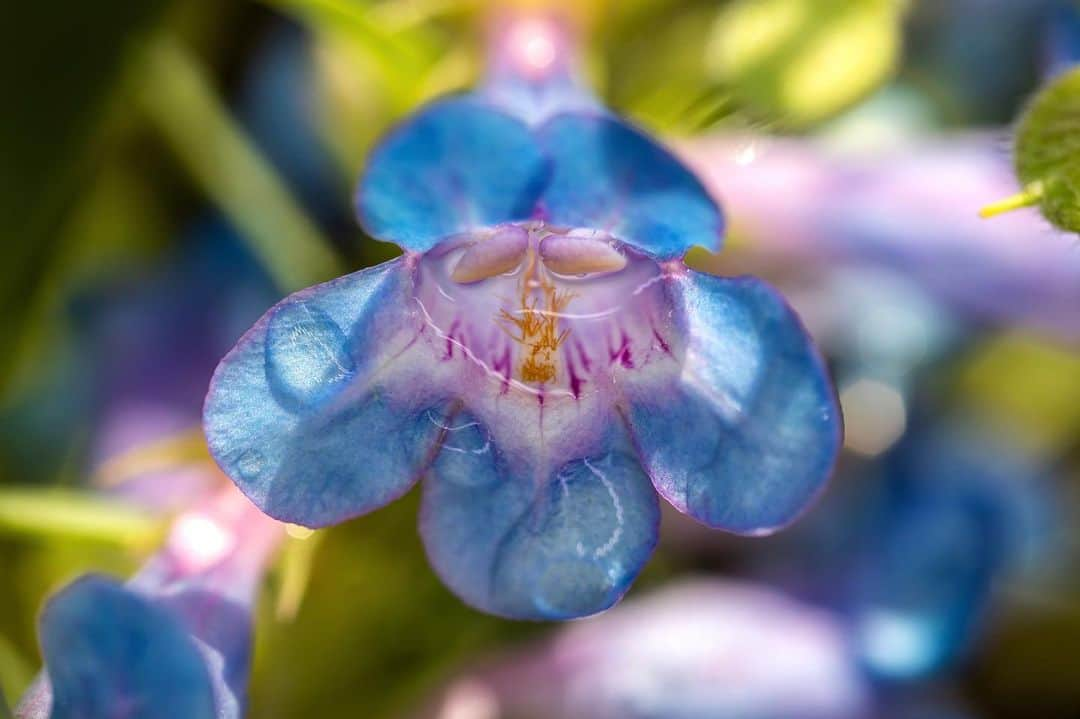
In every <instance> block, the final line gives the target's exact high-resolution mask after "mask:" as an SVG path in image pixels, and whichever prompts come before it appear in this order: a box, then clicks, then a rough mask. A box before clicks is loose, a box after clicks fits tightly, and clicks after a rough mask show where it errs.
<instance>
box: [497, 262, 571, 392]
mask: <svg viewBox="0 0 1080 719" xmlns="http://www.w3.org/2000/svg"><path fill="white" fill-rule="evenodd" d="M543 275H544V273H543V272H541V271H539V270H538V263H537V261H536V254H535V252H534V251H533V250H532V249H531V248H530V250H529V255H528V261H527V264H526V269H525V272H524V273H523V274H522V281H521V301H520V305H521V307H520V309H518V310H516V311H515V312H513V313H511V312H508V311H507V310H506V309H501V310H500V311H499V319H500V320H503V321H505V322H509V323H511V324H512V325H513V326H514V327H516V328H517V330H518V333H517V334H515V333H514V332H511V331H509V330H507V333H508V334H509V335H510V337H511V338H513V340H514V341H515V342H517V343H519V344H521V345H523V346H524V347H525V351H524V353H523V355H524V358H523V359H522V361H521V364H520V366H519V367H518V377H519V379H521V381H522V382H552V381H554V380H555V378H556V377H557V375H558V372H557V371H556V369H555V358H556V356H557V354H558V350H559V346H560V345H562V343H563V341H564V340H566V337H567V335H568V334H569V333H570V330H568V329H567V330H563V331H562V332H561V333H560V332H559V316H560V315H561V313H562V311H563V310H564V309H566V307H567V305H569V304H570V301H571V300H572V299H573V298H574V295H573V293H571V292H560V291H559V290H558V289H556V288H555V286H554V285H553V284H552V283H551V281H550V280H549V279H548V278H547V277H544V276H543ZM536 290H539V291H540V292H541V293H542V297H537V296H536V295H535V294H534V292H535V291H536ZM541 300H542V301H543V307H537V305H538V304H539V303H540V301H541ZM504 328H505V327H504Z"/></svg>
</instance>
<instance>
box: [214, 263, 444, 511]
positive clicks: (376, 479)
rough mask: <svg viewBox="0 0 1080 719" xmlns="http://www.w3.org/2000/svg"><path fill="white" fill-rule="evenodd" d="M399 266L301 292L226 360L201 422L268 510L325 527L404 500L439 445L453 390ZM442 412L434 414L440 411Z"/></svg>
mask: <svg viewBox="0 0 1080 719" xmlns="http://www.w3.org/2000/svg"><path fill="white" fill-rule="evenodd" d="M410 273H411V270H410V269H409V266H408V264H407V263H406V262H404V260H402V259H400V258H399V259H398V260H394V261H391V262H388V263H386V264H383V265H380V266H378V267H374V268H370V269H367V270H363V271H361V272H356V273H354V274H351V275H346V276H345V277H341V278H338V279H336V280H333V281H332V282H328V283H326V284H323V285H317V286H315V287H311V288H309V289H306V290H303V291H301V292H298V293H296V294H294V295H291V296H290V297H287V298H286V299H285V300H283V301H282V302H280V303H279V304H278V305H277V306H275V307H274V308H272V309H271V310H270V311H269V312H267V313H266V314H265V315H264V316H263V317H262V319H260V320H259V322H258V323H256V324H255V326H254V327H252V329H251V330H249V331H248V333H247V334H246V335H245V336H244V337H243V338H242V339H241V340H240V342H239V343H238V344H237V345H236V347H235V348H233V350H232V351H231V352H230V353H229V354H228V355H227V356H226V357H225V359H223V360H222V362H221V364H220V365H219V367H218V369H217V372H216V373H215V375H214V380H213V382H212V383H211V387H210V393H209V394H208V395H207V399H206V408H205V412H204V426H205V430H206V436H207V441H208V443H209V446H210V450H211V453H212V454H213V456H214V458H215V459H216V460H217V462H218V464H219V465H220V466H221V468H222V470H224V471H225V473H226V474H227V475H229V477H230V478H232V480H233V481H234V482H235V483H236V484H237V486H238V487H240V489H241V490H242V491H243V492H244V493H245V494H247V495H248V496H249V497H250V498H251V499H252V501H254V502H255V504H257V505H258V506H259V507H260V508H261V509H262V510H263V511H264V512H266V513H267V514H269V515H271V516H273V517H275V518H277V519H280V520H282V521H287V522H294V523H296V524H303V525H305V526H325V525H329V524H334V523H336V522H340V521H342V520H344V519H347V518H349V517H353V516H356V515H359V514H363V513H365V512H368V511H370V510H372V509H376V508H378V507H381V506H383V505H384V504H387V503H388V502H390V501H392V500H393V499H395V498H397V497H399V496H400V495H402V494H403V493H404V492H406V491H407V490H408V489H409V487H411V486H412V484H413V483H414V482H415V480H416V479H417V478H418V476H419V473H420V472H421V470H422V468H423V466H424V465H425V464H426V462H427V459H428V455H429V452H430V450H431V447H432V446H433V445H434V443H435V441H436V440H437V438H438V425H437V424H436V423H435V422H433V421H431V418H432V416H438V413H439V412H440V411H441V410H440V407H441V406H442V404H443V399H442V393H444V392H445V390H443V389H441V388H438V387H435V386H433V383H432V382H430V381H428V380H427V377H428V373H427V371H426V370H427V369H428V368H427V367H426V366H425V365H424V360H425V359H430V356H429V355H428V354H426V353H421V352H410V351H409V350H410V349H414V342H415V340H416V337H417V335H418V334H419V332H420V321H419V320H418V319H417V317H416V313H415V306H414V303H413V301H412V295H411V287H412V278H411V274H410ZM433 413H434V415H433Z"/></svg>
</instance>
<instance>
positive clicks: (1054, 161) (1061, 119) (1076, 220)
mask: <svg viewBox="0 0 1080 719" xmlns="http://www.w3.org/2000/svg"><path fill="white" fill-rule="evenodd" d="M1015 164H1016V174H1017V175H1018V176H1019V178H1020V182H1021V183H1022V184H1023V185H1024V191H1023V192H1021V193H1020V194H1019V195H1016V196H1015V197H1013V198H1010V199H1008V200H1005V201H1003V202H1002V203H998V205H996V206H992V207H991V208H989V210H990V212H988V213H986V214H996V213H995V212H994V211H995V210H1008V209H1013V208H1014V207H1018V206H1023V205H1034V204H1038V206H1039V209H1040V210H1041V211H1042V213H1043V215H1044V216H1045V217H1046V219H1048V220H1050V222H1052V223H1054V224H1055V225H1057V226H1058V227H1060V228H1062V229H1064V230H1068V231H1070V232H1080V68H1077V69H1074V70H1071V71H1069V72H1067V73H1065V74H1063V75H1061V76H1060V77H1058V78H1057V79H1056V80H1054V81H1052V82H1051V83H1050V84H1048V85H1047V86H1046V87H1044V88H1043V89H1042V90H1040V91H1039V93H1038V94H1036V95H1035V97H1034V99H1032V101H1031V103H1030V104H1029V105H1028V108H1027V110H1026V111H1025V112H1024V114H1023V116H1022V117H1021V118H1020V124H1019V126H1018V127H1017V129H1016V155H1015Z"/></svg>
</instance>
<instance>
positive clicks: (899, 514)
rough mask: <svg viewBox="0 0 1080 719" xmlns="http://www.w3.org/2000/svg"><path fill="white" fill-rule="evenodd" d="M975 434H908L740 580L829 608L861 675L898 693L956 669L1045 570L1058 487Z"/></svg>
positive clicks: (758, 553)
mask: <svg viewBox="0 0 1080 719" xmlns="http://www.w3.org/2000/svg"><path fill="white" fill-rule="evenodd" d="M1050 480H1051V477H1050V476H1049V474H1048V473H1047V470H1046V469H1045V467H1044V466H1043V463H1042V462H1040V461H1039V460H1038V459H1037V458H1035V457H1033V456H1031V455H1030V454H1029V453H1027V452H1025V451H1023V450H1021V449H1020V448H1018V447H1015V446H1011V444H1010V443H1009V442H1008V441H1007V440H1005V439H1003V438H1001V437H999V436H997V435H996V434H993V433H989V432H986V431H985V430H983V431H979V430H976V429H975V428H974V427H973V424H972V423H971V422H968V423H967V424H964V425H961V424H959V423H957V422H955V421H953V422H940V421H939V422H934V423H932V424H927V425H923V424H921V423H920V421H919V420H916V428H915V429H914V430H912V431H911V432H909V434H908V435H907V436H906V437H905V438H904V439H903V440H902V441H901V442H900V443H899V444H898V445H897V446H896V447H895V448H894V449H893V450H891V451H890V452H888V453H887V454H885V455H883V456H882V457H880V458H878V459H877V460H876V461H874V462H872V463H870V464H864V465H858V466H855V467H854V468H852V469H851V470H850V471H848V472H846V473H841V474H840V475H839V476H838V477H837V480H836V481H835V482H834V483H833V485H832V488H831V491H830V493H829V495H828V496H827V497H826V498H825V499H824V500H823V502H822V505H821V507H820V508H819V510H818V511H817V512H815V513H814V515H813V517H811V518H810V519H808V521H806V522H804V523H803V524H801V525H800V526H799V527H798V528H796V529H794V530H792V531H791V532H789V533H786V534H785V535H783V536H780V537H777V538H775V540H770V541H769V542H766V543H764V544H763V545H761V546H754V547H752V548H748V549H752V550H753V551H752V552H751V554H750V557H749V562H748V565H749V572H750V573H751V574H752V575H754V576H755V577H756V578H757V579H759V580H764V581H769V582H770V583H774V584H778V585H781V586H783V587H784V588H785V590H786V591H788V592H789V593H791V594H792V595H793V596H797V597H799V598H800V599H802V600H805V601H808V602H811V603H813V604H815V605H818V606H821V607H827V608H829V609H831V610H832V611H833V612H834V613H835V614H836V615H837V616H839V617H843V618H844V621H845V622H846V623H847V624H848V625H849V626H850V635H851V644H852V652H853V654H854V655H856V656H857V657H858V660H859V662H860V663H861V664H862V666H863V667H864V669H865V671H866V673H867V674H868V676H870V677H872V678H873V679H875V680H877V681H880V682H882V683H898V684H899V683H903V684H907V683H910V682H912V681H914V680H921V679H925V678H929V677H933V676H939V675H940V674H941V673H943V672H945V671H948V670H949V669H951V668H953V667H955V666H956V665H957V664H958V663H959V662H961V661H962V660H963V659H964V658H965V656H966V654H967V652H968V650H969V649H970V647H971V646H972V644H973V642H974V641H975V640H976V639H977V638H978V636H979V633H980V632H979V630H980V629H981V628H982V627H983V626H984V624H985V621H986V619H987V617H988V615H990V614H991V613H992V612H993V611H994V609H995V608H996V607H999V606H1000V604H1001V600H1002V595H1001V591H1000V589H1001V585H1002V584H1003V583H1004V582H1009V583H1011V584H1014V585H1022V584H1025V583H1028V582H1030V581H1032V580H1033V579H1034V578H1035V577H1036V576H1038V575H1039V574H1050V573H1052V571H1053V570H1054V567H1053V566H1051V560H1052V558H1053V557H1054V556H1055V552H1054V551H1052V550H1053V549H1054V548H1055V547H1054V545H1055V535H1056V534H1057V532H1058V531H1059V528H1060V527H1061V526H1063V521H1062V517H1061V516H1059V513H1058V512H1057V511H1055V509H1054V503H1055V499H1056V497H1057V496H1058V495H1059V494H1060V491H1061V490H1060V488H1058V487H1055V485H1054V484H1053V483H1052V482H1051V481H1050Z"/></svg>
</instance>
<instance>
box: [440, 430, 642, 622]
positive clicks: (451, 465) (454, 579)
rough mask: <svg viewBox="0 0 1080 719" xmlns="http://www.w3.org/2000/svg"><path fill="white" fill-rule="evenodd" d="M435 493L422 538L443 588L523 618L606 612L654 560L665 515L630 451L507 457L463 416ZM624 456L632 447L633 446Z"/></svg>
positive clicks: (511, 453) (444, 455)
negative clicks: (562, 456)
mask: <svg viewBox="0 0 1080 719" xmlns="http://www.w3.org/2000/svg"><path fill="white" fill-rule="evenodd" d="M452 421H453V425H452V426H451V427H448V429H447V434H446V439H445V442H444V446H443V448H442V451H441V453H440V454H439V456H438V458H437V459H436V461H435V463H434V465H433V467H432V472H431V476H430V477H429V478H428V479H426V480H425V482H424V496H423V505H422V509H421V526H420V529H421V534H422V535H423V538H424V543H425V546H426V547H427V551H428V556H429V557H430V559H431V562H432V564H433V566H434V567H435V569H436V571H438V573H439V574H440V576H442V578H443V581H444V582H446V584H447V585H449V587H450V588H451V589H452V590H453V591H454V592H455V593H456V594H458V596H460V597H462V598H463V599H464V600H465V601H466V602H468V603H469V604H471V605H473V606H475V607H477V608H479V609H482V610H484V611H488V612H492V613H495V614H499V615H502V616H506V617H512V618H517V619H569V618H574V617H581V616H585V615H588V614H593V613H596V612H599V611H601V610H604V609H607V608H608V607H610V606H611V605H612V604H614V603H615V602H616V601H618V600H619V598H620V597H621V596H622V595H623V593H624V592H625V591H626V590H627V588H628V587H629V585H630V583H631V582H632V581H633V580H634V578H635V577H636V576H637V573H638V572H639V571H640V569H641V567H642V566H643V565H644V563H645V561H646V560H647V559H648V557H649V555H650V554H651V553H652V549H653V547H654V545H655V543H656V530H657V525H658V522H659V507H658V503H657V498H656V494H655V492H654V491H653V489H652V487H651V486H650V485H649V480H648V477H647V476H646V475H645V474H644V473H643V472H642V471H641V468H640V466H639V465H638V462H637V460H636V458H634V456H633V454H632V452H631V450H630V449H629V448H628V447H625V446H622V447H620V446H619V443H614V445H613V443H612V442H599V443H593V444H594V446H593V447H592V448H591V450H590V451H588V452H587V453H581V452H579V453H577V454H578V455H579V456H574V455H570V456H568V457H567V458H566V460H568V461H563V460H560V461H557V462H556V461H549V460H545V459H544V458H542V457H539V456H537V453H536V448H535V447H532V448H529V447H526V446H524V445H522V449H520V450H517V451H515V450H507V449H506V448H505V447H501V446H500V444H499V443H498V442H497V441H496V438H495V437H494V436H493V434H492V432H491V431H490V430H489V428H488V427H485V426H484V424H482V423H481V422H480V421H478V420H477V419H476V418H475V417H474V416H473V415H472V414H470V413H468V412H462V413H461V414H459V415H458V416H456V417H454V419H453V420H452ZM622 444H623V445H625V443H622Z"/></svg>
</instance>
